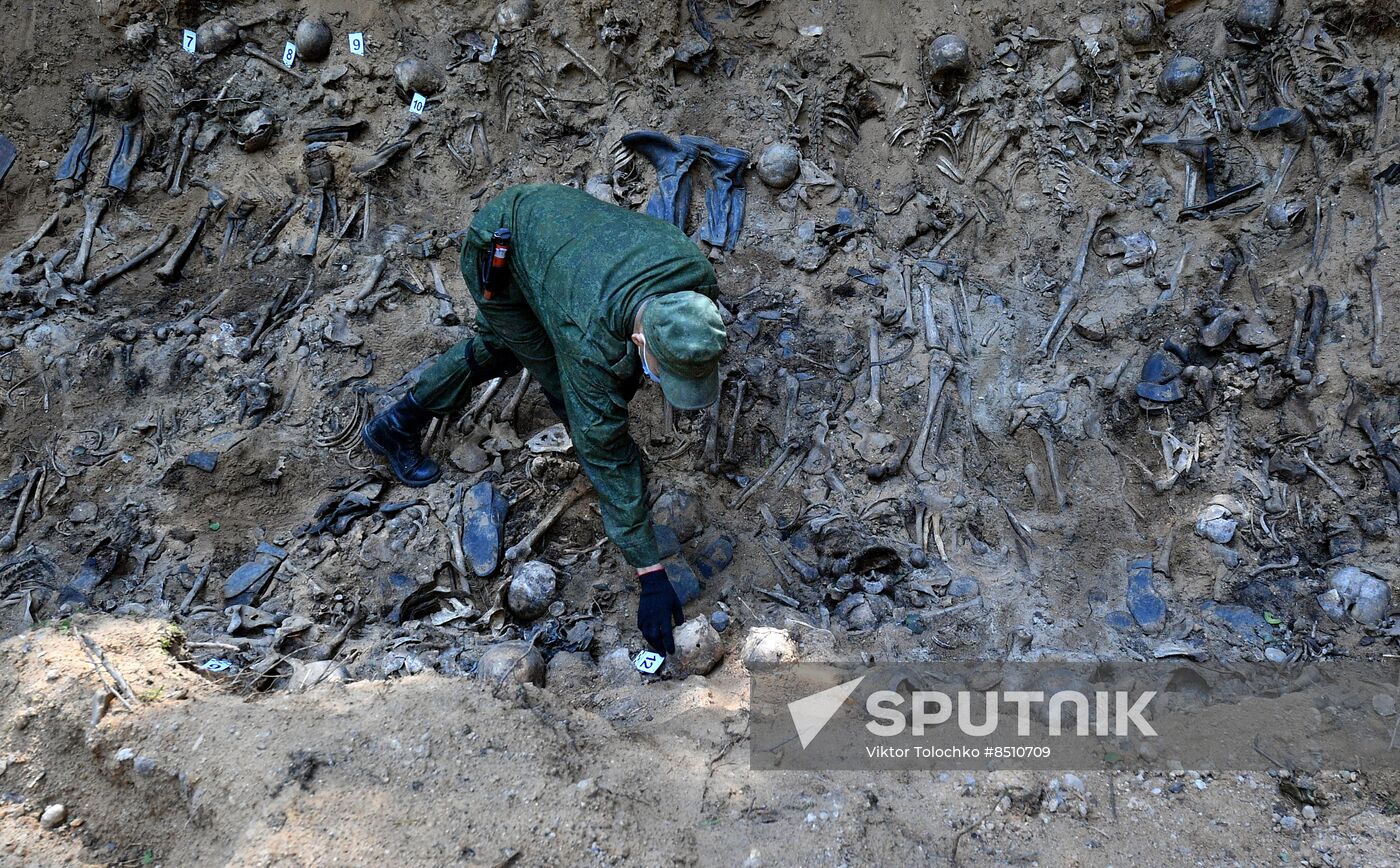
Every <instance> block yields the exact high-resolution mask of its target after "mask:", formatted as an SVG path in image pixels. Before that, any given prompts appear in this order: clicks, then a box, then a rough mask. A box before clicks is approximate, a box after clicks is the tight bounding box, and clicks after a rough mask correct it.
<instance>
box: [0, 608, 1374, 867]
mask: <svg viewBox="0 0 1400 868" xmlns="http://www.w3.org/2000/svg"><path fill="white" fill-rule="evenodd" d="M78 633H83V634H84V635H88V636H90V637H91V638H92V639H93V640H94V641H95V642H96V643H97V644H98V645H99V646H100V647H101V648H102V649H103V651H104V653H105V654H106V655H107V658H108V660H109V662H110V663H111V664H112V665H113V666H114V667H115V668H116V669H117V671H119V672H120V673H121V674H122V675H123V677H124V678H125V679H126V680H127V681H128V683H130V685H131V687H132V689H133V690H134V691H136V693H137V694H138V695H139V696H140V697H141V699H140V700H139V701H138V703H137V705H136V707H135V709H134V710H133V711H131V712H127V711H125V710H124V709H122V708H120V706H115V707H113V709H112V710H111V711H110V712H109V713H108V714H107V715H106V716H104V717H103V718H102V720H101V721H100V722H99V723H97V724H96V725H94V724H93V722H92V709H93V694H94V692H95V691H96V690H97V689H98V688H97V680H96V677H95V676H94V674H93V667H92V665H91V664H90V663H89V661H88V660H87V659H86V657H85V656H84V654H83V652H82V649H81V646H80V645H79V641H78V639H77V635H76V634H78ZM169 635H170V634H169V632H168V627H167V626H166V625H162V624H161V623H159V622H152V621H114V620H111V619H96V620H88V619H75V620H74V621H73V622H72V623H70V624H65V625H64V626H62V627H60V628H44V629H40V630H36V631H34V632H32V633H29V634H27V635H25V636H23V637H19V638H16V639H12V640H10V641H8V642H6V643H5V644H4V646H3V649H0V654H2V655H3V657H0V663H3V666H4V669H3V672H4V682H3V684H0V686H3V688H4V689H3V691H0V725H3V727H4V728H5V732H6V739H5V751H6V752H5V754H4V755H3V756H0V768H3V769H4V771H3V773H0V787H2V788H3V792H4V793H5V794H6V799H7V800H9V801H10V802H11V804H10V805H8V806H6V807H5V808H4V820H3V823H0V848H3V849H0V853H3V855H0V859H4V860H6V861H7V862H10V863H13V864H26V865H50V864H53V865H57V864H165V865H223V864H237V865H331V864H347V863H348V864H355V865H365V864H380V863H383V862H387V861H393V862H395V863H396V864H404V865H446V864H466V865H499V864H502V862H503V861H506V860H507V859H508V858H509V857H510V854H512V853H517V854H518V858H519V864H529V865H580V864H635V865H674V864H693V865H738V864H746V865H827V864H831V865H839V864H881V865H891V864H932V863H942V862H945V861H947V860H949V859H950V858H952V859H953V861H954V862H956V863H958V864H967V865H997V864H1001V865H1004V864H1011V863H1033V864H1042V865H1105V864H1160V865H1166V864H1206V865H1219V864H1245V865H1249V864H1265V863H1272V864H1279V863H1283V864H1289V863H1293V862H1297V861H1298V860H1310V864H1331V865H1394V864H1396V861H1397V860H1396V856H1395V854H1396V853H1397V852H1400V849H1397V848H1400V828H1397V825H1396V823H1395V821H1394V818H1393V817H1386V816H1384V815H1383V814H1382V812H1381V811H1380V810H1379V807H1378V805H1377V803H1376V801H1375V799H1376V798H1377V794H1376V792H1375V789H1374V787H1375V782H1373V781H1371V780H1369V779H1367V778H1365V777H1362V778H1361V779H1355V775H1354V774H1352V775H1346V774H1343V775H1336V776H1328V777H1327V778H1326V779H1324V780H1322V781H1320V789H1321V790H1322V791H1323V792H1324V793H1325V794H1326V797H1327V800H1328V803H1327V805H1326V807H1324V808H1320V809H1319V812H1320V813H1319V818H1318V819H1317V820H1315V821H1313V820H1309V821H1305V822H1303V821H1300V822H1299V825H1298V828H1297V830H1296V831H1295V832H1292V833H1284V832H1281V831H1279V830H1278V829H1277V827H1276V826H1275V824H1274V822H1273V820H1272V819H1271V818H1272V817H1274V816H1275V812H1277V813H1282V814H1285V815H1289V816H1294V817H1295V818H1296V817H1297V815H1298V812H1297V809H1296V808H1297V806H1296V805H1292V804H1291V803H1288V802H1287V800H1286V799H1284V797H1283V796H1281V795H1280V794H1279V792H1278V789H1277V786H1276V781H1273V780H1271V779H1270V778H1269V777H1268V776H1265V775H1260V774H1249V773H1244V774H1218V775H1206V776H1204V777H1202V776H1198V775H1196V774H1195V773H1189V774H1188V773H1183V772H1177V773H1175V774H1152V773H1139V774H1136V775H1134V774H1126V773H1125V774H1120V775H1118V776H1117V777H1116V778H1115V779H1114V780H1113V781H1112V785H1113V786H1114V787H1116V792H1115V793H1114V795H1113V796H1110V795H1109V794H1108V787H1109V786H1110V780H1109V778H1108V776H1107V775H1104V774H1086V775H1084V776H1083V782H1084V792H1083V794H1082V795H1081V794H1079V793H1078V792H1077V791H1075V790H1070V791H1068V795H1069V798H1068V800H1067V801H1066V803H1065V804H1064V805H1063V806H1061V807H1059V808H1058V809H1053V810H1054V812H1053V813H1052V812H1047V811H1045V800H1046V798H1047V793H1052V794H1053V792H1054V790H1047V786H1048V785H1049V781H1048V779H1047V778H1046V776H1039V777H1037V776H1034V775H1028V774H1015V773H1005V772H997V773H991V774H985V773H978V774H963V773H956V774H949V773H942V774H937V775H934V774H928V773H921V774H898V775H882V776H879V777H878V778H877V779H875V780H871V779H870V776H868V775H863V774H859V773H847V772H842V773H828V774H809V773H792V772H779V773H767V774H752V773H750V772H749V771H748V758H747V742H746V740H745V738H744V733H745V731H746V723H745V718H746V711H745V700H746V696H745V689H746V685H747V678H746V677H745V676H744V674H743V671H742V668H741V667H738V666H733V665H731V666H726V667H725V668H723V669H721V670H719V671H717V672H716V673H714V674H713V675H712V676H711V677H710V678H700V677H692V678H690V679H687V680H685V681H683V682H675V681H672V682H660V683H656V684H653V685H652V686H651V687H650V688H648V689H647V690H645V691H638V690H637V689H636V684H635V674H632V677H630V678H628V677H614V676H609V675H607V674H599V673H598V672H596V671H591V670H585V671H581V672H580V673H578V674H576V677H574V678H571V679H570V680H569V681H568V682H567V683H563V684H562V686H561V687H559V688H557V689H547V690H541V689H538V688H534V687H524V688H516V689H515V690H510V689H497V690H493V689H492V686H491V685H488V684H483V683H482V682H481V681H479V680H477V679H463V678H443V677H440V676H437V675H433V674H429V673H425V674H422V675H417V676H412V677H409V678H404V679H399V680H395V681H391V682H365V681H361V682H355V683H351V684H348V685H323V686H320V687H317V688H314V689H313V690H312V691H311V692H309V693H305V694H288V693H274V694H271V695H265V696H257V697H251V698H250V697H247V696H243V695H240V694H239V693H236V692H232V691H230V690H229V689H228V688H227V686H225V685H221V684H219V683H218V682H215V681H211V680H209V679H207V678H206V677H204V676H201V675H199V674H197V673H196V672H194V671H192V670H191V668H189V666H188V665H187V664H188V662H189V661H188V658H186V657H185V655H186V654H187V653H188V651H187V650H186V649H184V648H183V647H182V646H181V645H180V643H179V641H178V640H177V641H175V642H174V643H173V644H170V643H166V644H169V650H165V649H163V648H162V644H163V640H164V639H165V638H166V637H168V636H169ZM1054 780H1055V781H1058V780H1059V778H1058V777H1056V778H1055V779H1054ZM1198 782H1199V785H1198ZM1174 785H1176V786H1174ZM1173 789H1175V790H1177V792H1172V790H1173ZM1392 792H1393V791H1392ZM54 803H58V804H63V805H64V806H65V807H66V808H67V812H68V818H69V822H68V823H67V824H66V825H65V826H63V827H60V828H59V829H56V830H54V831H52V832H44V831H40V829H39V828H38V818H37V814H38V813H39V811H40V810H42V808H43V807H44V806H47V805H49V804H54ZM1319 860H1326V861H1325V863H1324V862H1323V861H1319ZM1300 864H1306V863H1300Z"/></svg>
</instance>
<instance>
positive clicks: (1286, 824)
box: [1278, 814, 1299, 832]
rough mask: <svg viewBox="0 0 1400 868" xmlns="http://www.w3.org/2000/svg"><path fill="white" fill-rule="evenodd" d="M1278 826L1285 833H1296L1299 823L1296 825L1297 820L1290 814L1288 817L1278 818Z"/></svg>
mask: <svg viewBox="0 0 1400 868" xmlns="http://www.w3.org/2000/svg"><path fill="white" fill-rule="evenodd" d="M1278 824H1279V826H1280V828H1282V829H1283V831H1285V832H1296V831H1298V825H1299V823H1298V818H1297V817H1295V816H1293V815H1292V814H1289V815H1287V816H1284V817H1280V818H1279V821H1278Z"/></svg>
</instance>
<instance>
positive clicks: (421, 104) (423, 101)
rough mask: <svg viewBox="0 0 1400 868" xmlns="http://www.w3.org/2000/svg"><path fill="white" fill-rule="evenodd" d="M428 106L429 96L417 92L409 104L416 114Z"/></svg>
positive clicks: (409, 107) (409, 108)
mask: <svg viewBox="0 0 1400 868" xmlns="http://www.w3.org/2000/svg"><path fill="white" fill-rule="evenodd" d="M427 107H428V98H427V97H426V96H423V94H421V93H415V94H414V95H413V100H412V101H411V102H410V103H409V104H408V110H409V111H411V112H413V113H414V114H416V115H421V114H422V113H423V109H425V108H427Z"/></svg>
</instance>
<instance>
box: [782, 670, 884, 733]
mask: <svg viewBox="0 0 1400 868" xmlns="http://www.w3.org/2000/svg"><path fill="white" fill-rule="evenodd" d="M864 680H865V676H864V675H862V676H861V677H859V678H856V679H853V680H851V681H847V682H846V683H845V684H838V685H836V686H835V687H828V688H827V689H825V690H823V691H821V692H820V693H813V694H812V695H811V696H804V697H802V698H801V699H799V700H797V701H796V702H789V703H788V714H790V715H792V725H793V726H795V727H797V738H798V740H800V741H801V742H802V749H803V750H806V749H807V745H809V744H811V743H812V739H814V738H816V737H817V735H818V734H819V733H820V732H821V731H822V728H823V727H825V726H826V725H827V723H828V722H829V721H830V720H831V718H832V717H833V716H835V714H836V712H837V711H839V710H840V708H841V705H842V703H844V702H845V701H846V699H847V698H848V697H849V696H850V695H851V693H853V692H854V691H855V689H856V688H857V687H859V686H860V683H861V682H862V681H864Z"/></svg>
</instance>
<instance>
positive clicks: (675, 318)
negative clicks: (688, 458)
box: [642, 290, 728, 410]
mask: <svg viewBox="0 0 1400 868" xmlns="http://www.w3.org/2000/svg"><path fill="white" fill-rule="evenodd" d="M642 335H643V336H644V337H645V338H646V339H647V349H649V350H651V354H652V355H653V356H655V357H656V361H657V367H658V369H659V370H657V371H656V372H655V373H656V375H657V376H658V377H660V378H661V392H662V394H664V395H665V396H666V400H667V401H670V402H671V406H673V407H676V408H678V409H681V410H699V409H700V408H702V407H708V406H710V405H711V404H713V403H714V402H715V400H716V399H717V398H719V357H720V355H721V354H722V353H723V352H724V346H725V344H726V343H727V341H728V338H727V337H726V335H725V333H724V320H722V319H720V316H719V306H718V305H716V304H715V303H714V302H713V301H712V300H710V299H709V298H707V297H706V296H703V295H701V294H700V293H698V292H690V291H688V290H687V291H685V292H672V293H667V294H666V295H659V296H656V297H655V298H652V299H651V300H650V301H648V302H647V305H646V307H645V308H643V309H642Z"/></svg>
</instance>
